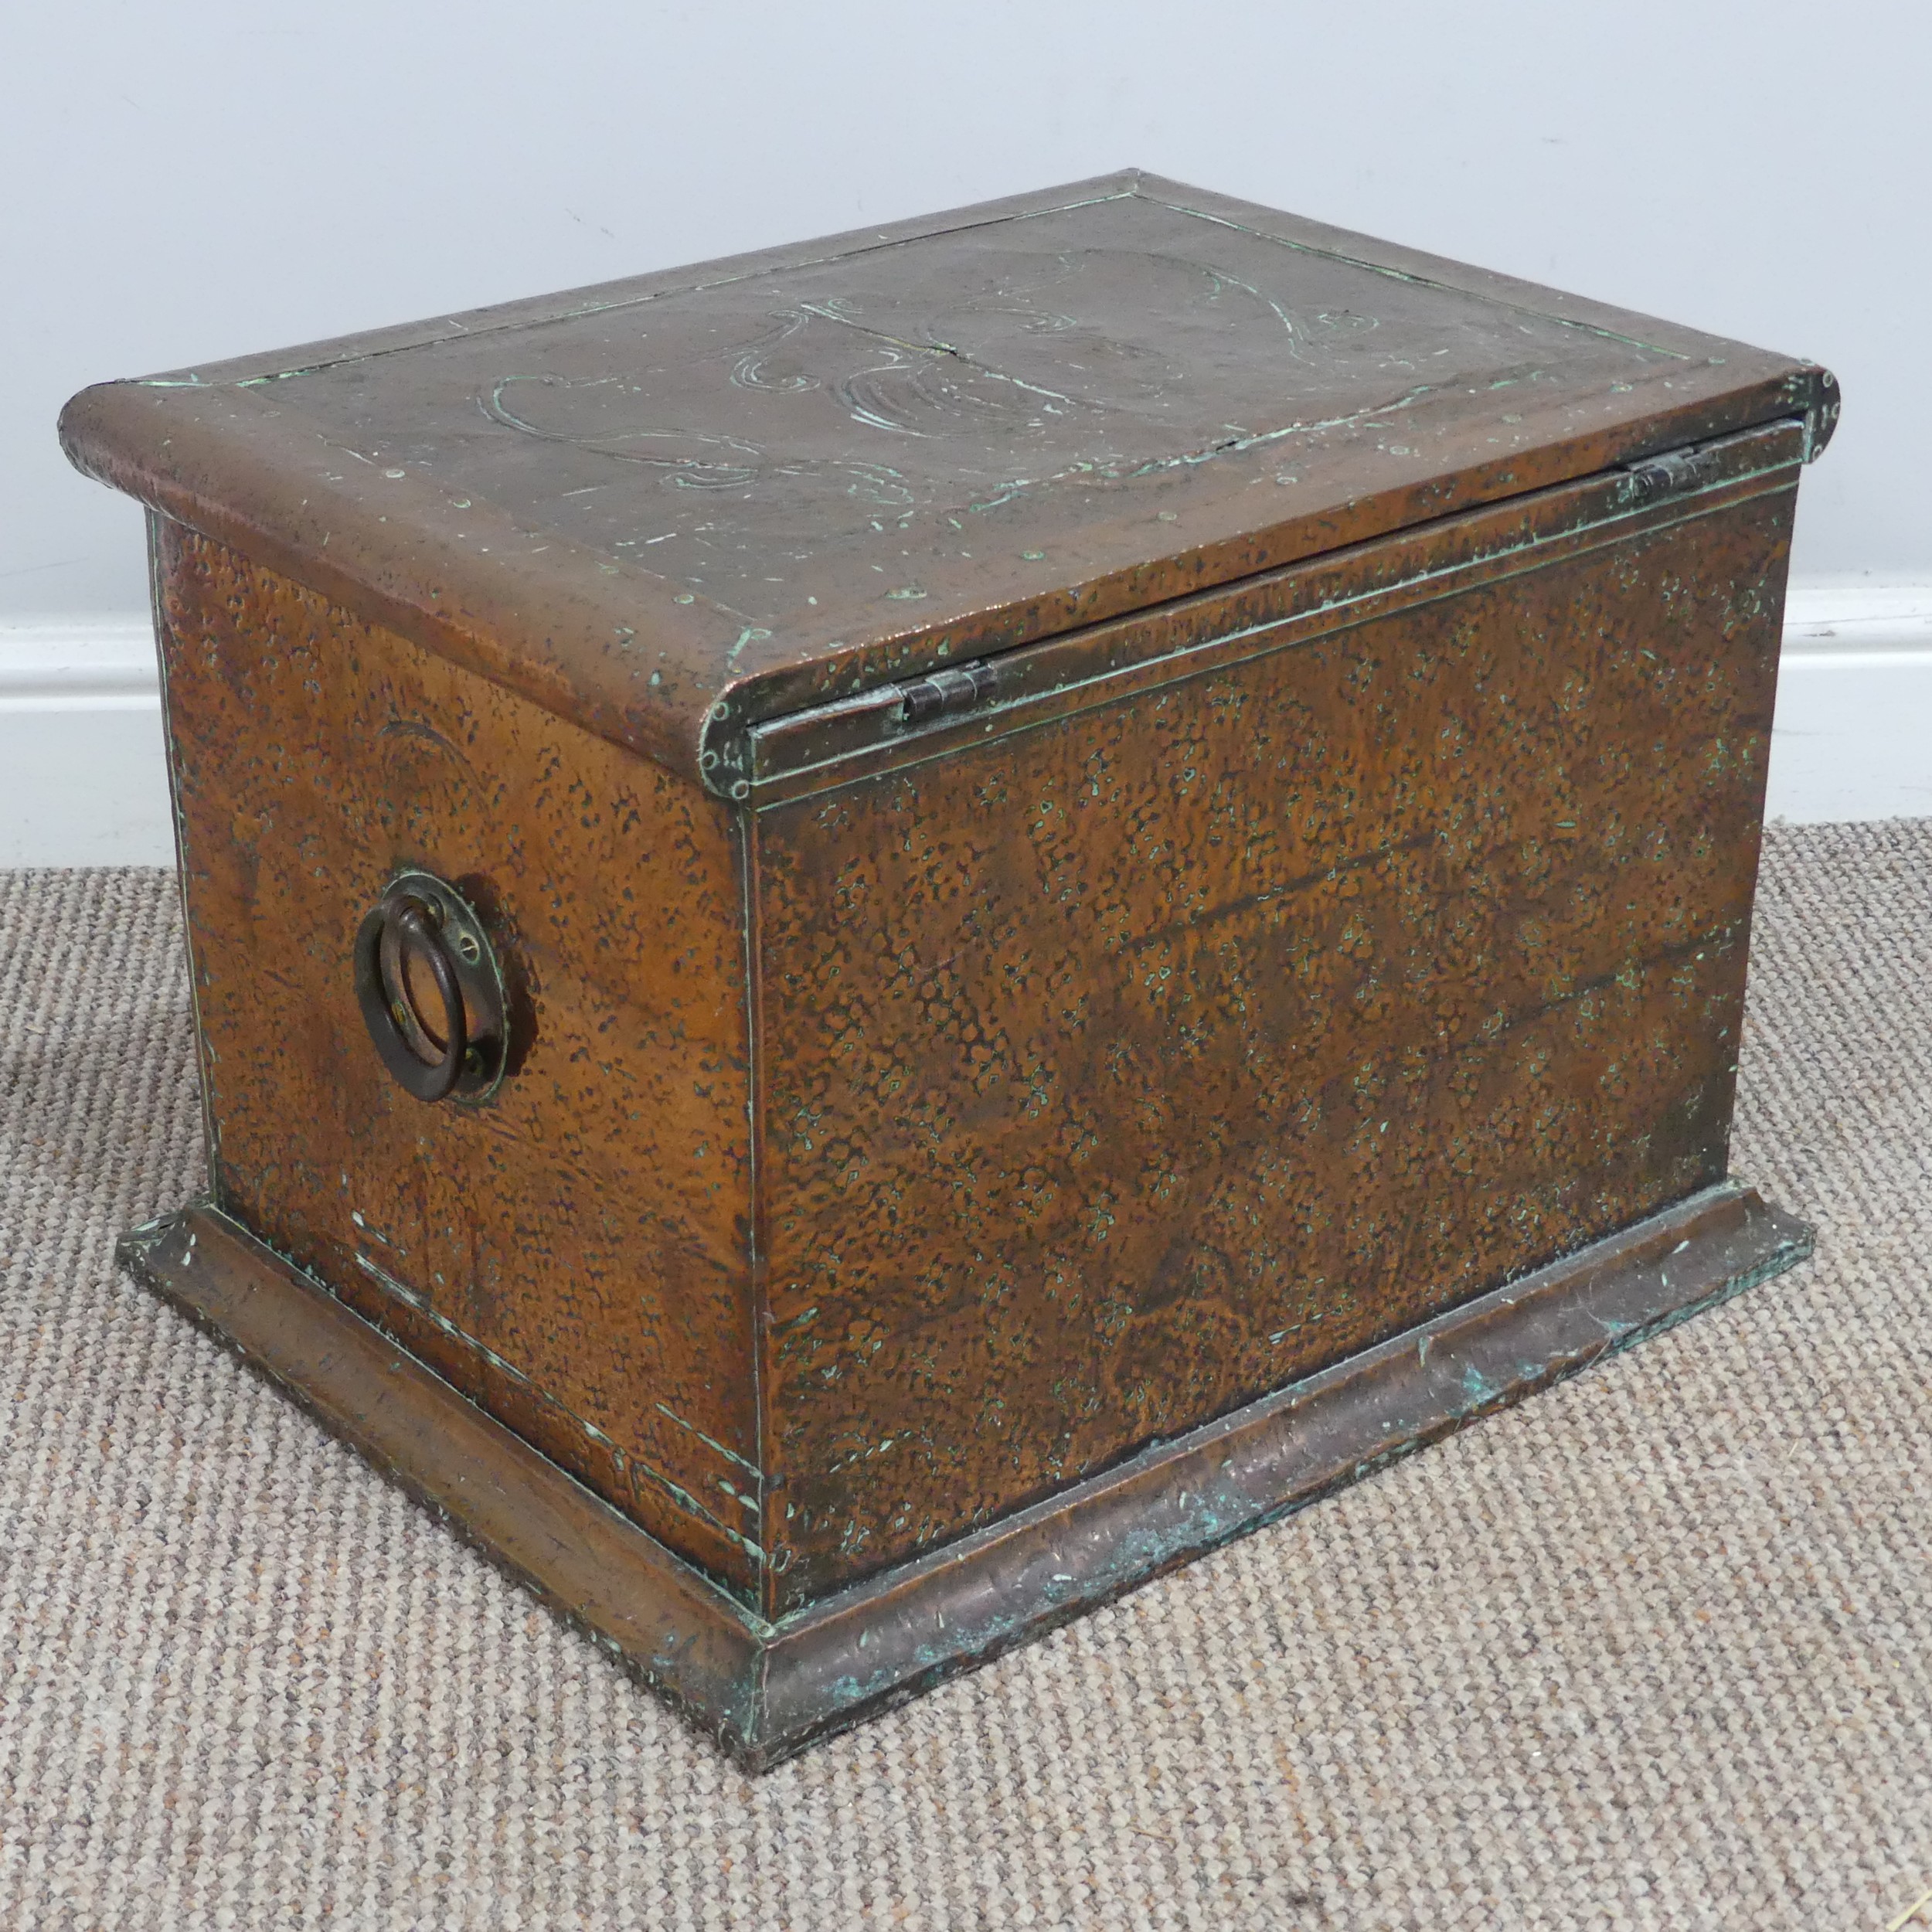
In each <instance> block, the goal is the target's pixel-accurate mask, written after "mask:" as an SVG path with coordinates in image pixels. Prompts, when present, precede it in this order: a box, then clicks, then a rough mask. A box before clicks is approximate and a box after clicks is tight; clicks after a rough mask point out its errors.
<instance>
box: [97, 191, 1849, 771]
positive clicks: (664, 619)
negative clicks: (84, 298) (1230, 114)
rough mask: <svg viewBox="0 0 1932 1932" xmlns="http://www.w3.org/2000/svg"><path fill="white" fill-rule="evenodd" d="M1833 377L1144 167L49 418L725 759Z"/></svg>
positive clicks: (943, 698)
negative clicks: (758, 728)
mask: <svg viewBox="0 0 1932 1932" xmlns="http://www.w3.org/2000/svg"><path fill="white" fill-rule="evenodd" d="M1836 396H1837V391H1836V387H1835V384H1834V383H1832V379H1831V378H1830V376H1828V375H1827V374H1826V373H1825V372H1824V371H1823V370H1821V369H1818V368H1817V367H1815V366H1812V365H1810V364H1807V363H1804V362H1797V361H1794V360H1793V359H1791V358H1788V357H1786V356H1781V355H1773V354H1770V353H1768V352H1766V351H1764V350H1761V349H1750V348H1747V347H1744V346H1743V345H1740V344H1737V343H1734V342H1725V341H1723V340H1720V339H1719V338H1716V337H1713V336H1709V335H1701V334H1699V333H1697V332H1695V331H1692V330H1689V329H1685V328H1677V327H1675V326H1673V325H1669V324H1667V323H1663V322H1657V321H1649V320H1647V319H1645V318H1642V317H1640V316H1636V315H1628V314H1625V313H1624V312H1623V311H1620V310H1616V309H1611V308H1604V307H1602V306H1600V305H1599V304H1594V303H1590V302H1585V301H1580V300H1577V298H1573V297H1570V296H1566V295H1561V294H1556V293H1554V292H1553V291H1549V290H1547V289H1543V288H1538V287H1534V286H1532V285H1530V284H1526V283H1522V282H1516V281H1509V280H1507V279H1505V278H1504V277H1500V276H1495V275H1491V274H1485V273H1483V272H1482V271H1481V270H1475V269H1471V268H1466V267H1460V266H1458V265H1457V264H1453V263H1450V262H1445V261H1441V260H1437V259H1435V258H1434V257H1427V256H1422V255H1417V254H1414V253H1410V251H1408V250H1403V249H1400V248H1396V247H1391V246H1389V244H1386V243H1380V242H1375V241H1371V240H1366V239H1365V238H1364V237H1362V236H1357V235H1351V234H1348V233H1343V232H1342V231H1340V230H1335V229H1332V228H1327V227H1324V226H1320V225H1319V224H1317V223H1311V222H1306V221H1303V220H1300V219H1297V218H1295V217H1294V216H1287V215H1281V214H1277V213H1273V212H1271V211H1270V210H1268V209H1262V208H1258V207H1254V206H1250V205H1249V204H1247V203H1245V202H1233V201H1230V200H1226V199H1223V198H1222V197H1220V196H1213V195H1208V194H1203V193H1202V192H1199V191H1197V190H1196V189H1189V188H1182V187H1180V186H1179V185H1175V184H1174V183H1172V182H1163V181H1159V180H1157V179H1154V178H1152V177H1151V176H1148V175H1142V174H1138V173H1128V174H1123V175H1116V176H1111V177H1109V178H1107V179H1104V180H1100V181H1097V182H1087V183H1083V184H1081V185H1077V186H1075V187H1070V188H1066V189H1058V190H1053V191H1049V192H1046V193H1043V194H1039V195H1034V196H1023V197H1020V198H1019V199H1013V200H1009V201H1005V202H989V203H987V204H985V205H984V206H980V207H978V208H971V209H964V210H961V211H960V212H958V213H954V214H950V215H944V216H935V217H933V218H931V219H927V220H924V221H918V222H910V223H903V224H901V225H900V226H896V227H893V228H888V229H883V230H872V231H869V232H866V233H858V234H852V235H847V236H839V237H837V238H835V239H833V240H827V241H824V242H820V243H811V244H808V245H805V246H802V247H795V248H789V249H784V250H776V251H774V252H771V253H766V254H762V255H757V256H747V257H738V258H736V259H735V260H728V261H723V262H719V263H715V264H710V265H708V266H706V267H699V268H692V269H688V270H679V271H675V272H672V273H668V274H657V275H651V276H647V277H641V278H640V279H638V280H636V281H629V282H621V283H613V284H608V285H607V286H605V287H600V288H596V289H591V290H587V291H578V292H577V293H575V294H568V295H562V296H557V297H553V298H549V299H547V300H543V301H533V302H529V303H522V304H513V305H511V306H509V307H505V308H497V309H485V310H479V311H475V312H474V313H473V314H471V315H464V316H459V317H456V318H450V319H447V320H445V321H437V322H430V323H424V324H422V325H417V326H415V327H411V328H400V329H394V330H390V331H387V332H381V333H378V334H373V335H364V336H357V337H351V338H345V340H342V341H340V342H332V343H327V344H324V345H319V346H316V347H313V348H310V349H299V350H293V351H285V352H282V353H281V354H278V355H264V356H257V357H253V358H250V359H245V360H243V361H240V362H230V363H226V364H223V365H219V366H214V367H210V368H206V369H199V370H187V371H182V372H178V373H176V374H175V375H172V376H161V377H150V378H147V379H144V380H141V381H138V382H128V383H107V384H103V385H101V386H99V387H97V388H94V389H88V390H86V391H84V392H83V393H82V394H81V395H80V396H77V397H76V398H75V399H74V400H73V402H71V403H70V404H69V405H68V406H67V409H66V413H64V415H63V418H62V425H61V427H62V435H63V441H64V442H65V444H66V447H67V450H68V452H69V454H70V455H71V456H72V457H73V460H74V461H75V462H76V463H77V464H79V465H80V467H81V468H83V469H85V470H87V471H90V473H91V474H94V475H97V476H99V477H100V478H104V480H106V481H111V482H113V483H115V484H117V485H119V486H121V488H124V489H127V490H129V491H131V492H133V493H134V495H138V496H139V497H141V498H143V499H145V501H146V502H149V503H151V504H152V505H155V506H156V507H157V508H158V509H161V510H162V511H163V512H165V513H167V514H168V515H171V516H174V517H176V518H179V519H182V521H184V522H187V523H189V524H191V525H192V526H195V527H196V528H197V529H201V530H203V531H205V532H207V533H208V534H209V535H210V536H214V537H216V538H217V539H221V540H222V541H224V542H227V543H233V544H235V545H236V546H237V547H240V548H241V549H245V550H246V551H247V552H248V553H250V555H251V556H254V557H256V558H257V559H258V560H260V561H261V562H263V563H267V564H269V565H270V566H274V567H276V568H278V569H281V570H285V571H287V573H290V574H291V575H293V576H294V577H298V578H300V579H301V580H304V581H305V582H307V583H311V584H312V585H314V586H315V587H316V588H318V590H322V591H323V592H325V594H328V595H330V596H332V597H335V598H337V599H338V600H340V601H342V603H344V604H346V605H348V606H349V607H351V608H352V609H354V610H355V611H359V612H360V613H362V614H365V615H366V616H368V617H372V618H373V619H375V620H376V621H379V622H383V623H385V624H390V625H392V626H393V627H394V628H397V629H400V630H402V631H405V632H406V634H410V635H412V636H413V637H416V638H418V639H420V641H423V643H425V644H426V645H428V646H430V648H434V649H436V650H437V651H441V652H443V653H444V655H448V656H450V657H451V658H455V659H457V661H459V662H463V663H465V664H468V665H471V666H472V667H474V668H477V669H478V670H481V671H482V672H485V674H486V675H489V676H492V677H493V678H495V679H499V680H500V681H501V682H504V683H505V684H508V685H511V686H512V687H513V688H515V689H519V690H521V691H523V692H526V693H527V694H528V695H529V696H532V697H533V698H535V699H536V700H537V701H539V702H541V703H543V704H545V705H547V706H550V707H551V708H552V709H555V710H556V711H558V712H560V713H563V715H565V716H570V717H572V718H574V719H577V720H578V721H579V722H580V723H583V724H585V725H587V726H589V727H590V729H592V730H595V731H597V732H599V733H602V734H603V735H604V736H608V737H611V738H614V739H616V740H618V741H619V742H621V743H626V744H628V745H631V746H633V747H636V748H637V749H638V750H641V751H644V752H645V753H648V754H649V755H651V757H655V758H658V759H659V760H662V761H663V762H664V763H665V764H668V765H669V766H671V767H673V768H674V769H677V770H682V771H685V772H686V773H688V774H691V775H692V776H702V777H705V779H706V781H707V782H708V783H709V784H712V785H713V787H714V788H716V789H720V790H723V789H726V786H725V785H724V784H723V782H722V774H720V773H719V771H717V770H716V769H715V768H714V767H715V761H716V754H715V753H706V751H705V750H704V749H703V747H704V742H705V733H706V729H707V727H708V726H709V727H710V728H711V729H713V730H714V731H715V730H716V728H717V726H718V725H719V722H720V721H721V720H729V721H730V723H731V724H732V725H733V726H734V727H736V726H742V725H743V724H744V723H750V722H754V721H757V720H758V719H770V718H772V717H774V716H781V715H783V714H785V713H789V712H791V711H794V710H798V709H802V708H804V707H808V706H819V705H823V704H825V703H827V702H832V701H835V700H837V699H840V698H842V697H845V696H849V695H851V694H852V693H854V692H860V691H863V690H866V689H869V688H870V687H872V686H873V685H878V684H879V683H881V682H886V681H889V680H895V679H896V680H902V681H903V680H904V679H908V678H916V677H918V676H920V675H922V674H925V673H930V672H934V671H937V670H940V669H943V668H945V667H947V666H948V665H957V664H958V663H959V662H961V661H962V660H968V659H977V658H984V657H986V656H988V655H992V654H994V653H996V652H999V651H1007V650H1010V649H1012V648H1015V646H1019V645H1026V644H1028V643H1030V642H1032V641H1036V640H1037V639H1039V638H1046V637H1049V636H1053V635H1055V634H1059V633H1061V632H1064V631H1068V630H1070V629H1073V628H1077V627H1079V626H1082V625H1085V624H1091V623H1094V622H1097V621H1100V620H1102V619H1105V618H1109V617H1115V616H1117V615H1118V614H1121V613H1122V612H1124V611H1131V610H1134V609H1137V608H1138V607H1141V606H1143V605H1146V604H1153V603H1158V602H1161V601H1163V600H1166V599H1168V598H1171V597H1175V596H1178V595H1180V594H1184V593H1187V592H1191V591H1195V590H1200V589H1202V588H1204V587H1208V586H1211V585H1214V584H1217V583H1226V582H1230V581H1232V580H1235V579H1237V578H1240V577H1246V576H1248V575H1250V574H1252V573H1254V572H1257V571H1259V570H1267V569H1271V568H1274V567H1275V566H1279V565H1281V564H1284V563H1291V562H1294V561H1295V560H1298V559H1301V558H1304V557H1308V556H1315V555H1317V554H1319V553H1322V552H1324V551H1327V550H1330V549H1335V548H1337V547H1338V546H1342V545H1345V544H1349V543H1356V542H1359V541H1361V540H1362V539H1366V538H1369V537H1372V536H1379V535H1382V534H1384V533H1386V532H1389V531H1390V530H1393V529H1400V528H1402V527H1404V526H1408V525H1410V524H1413V523H1417V522H1423V521H1427V520H1428V519H1434V518H1436V517H1439V516H1441V515H1445V514H1447V513H1448V512H1452V511H1456V510H1461V509H1467V508H1469V507H1470V506H1471V505H1476V504H1479V503H1483V502H1492V501H1495V500H1496V499H1497V498H1502V497H1505V496H1510V495H1518V494H1520V493H1522V492H1526V491H1529V490H1532V489H1537V488H1543V487H1545V486H1546V485H1550V484H1553V483H1559V482H1564V481H1570V480H1571V479H1573V478H1578V477H1581V476H1585V475H1588V474H1593V473H1594V472H1595V471H1599V470H1601V469H1604V468H1607V467H1608V466H1610V465H1613V464H1624V463H1628V462H1630V461H1632V460H1634V459H1636V458H1639V457H1644V456H1646V455H1648V454H1652V453H1655V452H1658V451H1667V450H1669V449H1672V448H1674V447H1678V446H1680V445H1683V444H1689V443H1692V442H1696V441H1698V440H1703V439H1708V438H1711V437H1718V436H1721V435H1724V434H1727V433H1730V432H1731V431H1734V430H1739V429H1742V428H1745V427H1750V426H1751V425H1753V424H1755V423H1764V422H1768V421H1770V420H1774V419H1775V418H1777V417H1784V416H1791V415H1801V416H1803V417H1806V418H1807V420H1808V423H1810V425H1811V430H1810V442H1811V447H1812V452H1813V453H1815V450H1816V448H1817V447H1821V445H1822V443H1823V441H1824V439H1825V437H1826V436H1827V435H1828V434H1829V432H1830V429H1831V427H1832V420H1833V419H1834V417H1835V413H1836V408H1837V402H1836ZM950 689H951V686H950V685H949V684H948V683H947V682H946V681H944V680H941V681H940V682H938V683H937V684H936V685H934V689H933V691H932V692H931V694H930V695H931V697H932V700H933V702H934V704H936V705H937V704H942V703H944V702H947V701H948V699H947V693H948V692H949V691H950Z"/></svg>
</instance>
